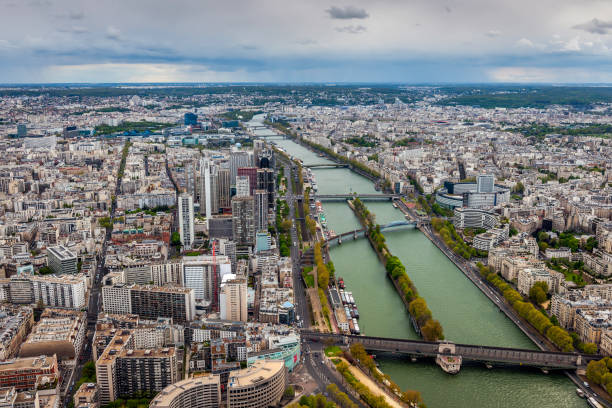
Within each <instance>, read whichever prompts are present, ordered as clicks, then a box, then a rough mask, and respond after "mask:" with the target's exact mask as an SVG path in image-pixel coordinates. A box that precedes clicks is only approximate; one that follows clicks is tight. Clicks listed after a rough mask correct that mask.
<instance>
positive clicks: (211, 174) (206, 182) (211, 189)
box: [200, 159, 219, 220]
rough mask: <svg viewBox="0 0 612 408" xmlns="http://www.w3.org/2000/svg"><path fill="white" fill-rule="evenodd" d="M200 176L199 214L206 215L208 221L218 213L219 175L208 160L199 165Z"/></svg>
mask: <svg viewBox="0 0 612 408" xmlns="http://www.w3.org/2000/svg"><path fill="white" fill-rule="evenodd" d="M200 171H201V172H202V175H201V177H200V180H201V184H202V186H201V192H202V193H201V196H200V214H204V215H206V219H208V220H209V219H210V217H211V215H215V214H218V213H219V174H218V167H217V166H216V165H214V164H213V163H211V162H210V160H208V159H203V160H202V162H201V164H200Z"/></svg>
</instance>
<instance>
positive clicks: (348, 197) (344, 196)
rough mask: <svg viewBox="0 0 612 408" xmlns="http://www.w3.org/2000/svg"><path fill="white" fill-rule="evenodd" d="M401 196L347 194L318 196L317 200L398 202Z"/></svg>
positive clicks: (316, 196)
mask: <svg viewBox="0 0 612 408" xmlns="http://www.w3.org/2000/svg"><path fill="white" fill-rule="evenodd" d="M400 197H401V196H400V195H399V194H361V193H346V194H316V195H315V199H317V200H320V201H332V200H353V199H355V198H358V199H360V200H361V201H366V200H370V201H371V200H398V199H399V198H400Z"/></svg>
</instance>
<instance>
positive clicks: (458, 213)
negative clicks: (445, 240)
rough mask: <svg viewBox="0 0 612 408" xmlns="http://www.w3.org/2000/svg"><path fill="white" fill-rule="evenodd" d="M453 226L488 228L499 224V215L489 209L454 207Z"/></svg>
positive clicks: (460, 227)
mask: <svg viewBox="0 0 612 408" xmlns="http://www.w3.org/2000/svg"><path fill="white" fill-rule="evenodd" d="M453 224H454V225H455V228H459V229H463V228H484V229H490V228H493V227H495V226H496V225H497V224H499V217H498V216H497V214H495V213H494V212H491V211H486V210H480V209H478V208H456V209H455V215H454V217H453Z"/></svg>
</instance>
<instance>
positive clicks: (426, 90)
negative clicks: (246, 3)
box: [0, 84, 612, 408]
mask: <svg viewBox="0 0 612 408" xmlns="http://www.w3.org/2000/svg"><path fill="white" fill-rule="evenodd" d="M611 89H612V88H606V87H597V88H588V87H547V86H541V87H527V88H525V87H518V86H516V87H515V86H508V87H504V86H499V87H494V86H483V87H476V86H474V87H468V86H456V87H451V86H402V85H367V84H364V85H334V86H332V85H291V86H289V85H269V84H265V85H244V84H236V85H229V84H226V85H219V84H203V85H195V84H191V85H180V86H179V85H159V84H157V85H155V84H151V85H121V86H119V85H117V86H111V85H104V86H102V85H100V86H77V85H75V86H59V85H49V86H15V87H8V86H5V87H2V88H0V150H1V151H2V152H3V155H2V157H1V158H0V302H1V305H0V333H1V336H0V360H1V361H0V399H1V400H2V401H3V404H4V406H6V407H11V408H13V407H15V408H58V407H75V408H100V407H104V408H106V407H112V408H123V407H129V408H140V407H153V408H182V407H184V408H196V407H198V408H200V407H221V406H227V407H230V408H233V407H236V408H237V407H253V408H257V407H262V408H265V407H272V406H279V407H280V406H290V407H297V408H299V407H304V406H307V407H311V408H315V407H342V408H354V407H372V408H379V407H381V408H387V407H425V406H430V407H438V406H440V407H441V406H448V407H451V406H461V407H463V406H470V405H469V404H468V401H469V400H470V397H469V396H466V395H459V394H470V393H474V392H476V390H479V392H482V393H483V395H484V394H488V395H489V396H491V395H494V394H496V393H497V392H498V391H496V390H497V389H496V387H502V388H501V390H502V392H503V393H508V394H509V395H513V398H516V400H515V401H514V403H516V402H517V401H518V403H519V405H521V406H549V405H545V404H546V403H553V404H554V405H553V406H559V407H579V406H585V404H587V403H588V404H589V405H590V406H593V407H604V406H610V404H611V403H612V360H611V357H612V91H611ZM443 390H446V391H443ZM582 398H585V399H586V401H587V402H585V401H584V400H583V399H582ZM500 403H501V402H500ZM514 403H510V402H508V405H499V406H503V407H506V406H507V407H510V406H518V405H516V404H514ZM504 404H505V402H504ZM513 404H514V405H513ZM472 406H485V405H472ZM489 406H497V405H495V404H493V403H491V404H489Z"/></svg>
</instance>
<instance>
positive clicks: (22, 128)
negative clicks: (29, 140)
mask: <svg viewBox="0 0 612 408" xmlns="http://www.w3.org/2000/svg"><path fill="white" fill-rule="evenodd" d="M27 135H28V126H27V125H26V124H25V123H18V124H17V137H19V138H21V137H26V136H27Z"/></svg>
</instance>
